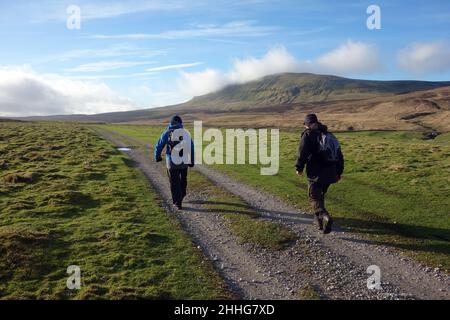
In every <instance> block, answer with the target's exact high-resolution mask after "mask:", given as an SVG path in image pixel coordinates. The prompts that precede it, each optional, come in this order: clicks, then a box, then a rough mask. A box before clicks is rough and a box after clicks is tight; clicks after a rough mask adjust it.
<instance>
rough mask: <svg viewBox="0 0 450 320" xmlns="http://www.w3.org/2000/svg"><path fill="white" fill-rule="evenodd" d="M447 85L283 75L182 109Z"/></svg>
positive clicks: (355, 95) (362, 96)
mask: <svg viewBox="0 0 450 320" xmlns="http://www.w3.org/2000/svg"><path fill="white" fill-rule="evenodd" d="M443 86H450V81H449V82H425V81H371V80H354V79H347V78H341V77H336V76H326V75H315V74H309V73H286V74H279V75H272V76H267V77H264V78H262V79H260V80H257V81H253V82H249V83H246V84H241V85H232V86H229V87H226V88H225V89H223V90H220V91H218V92H215V93H210V94H207V95H204V96H201V97H196V98H194V99H192V100H191V101H189V102H188V103H186V104H184V106H185V107H203V108H210V107H219V108H221V109H247V108H258V107H262V106H273V105H290V104H295V103H311V102H315V103H320V102H331V101H342V100H361V99H369V98H374V97H380V96H387V95H394V94H404V93H409V92H414V91H421V90H430V89H436V88H440V87H443Z"/></svg>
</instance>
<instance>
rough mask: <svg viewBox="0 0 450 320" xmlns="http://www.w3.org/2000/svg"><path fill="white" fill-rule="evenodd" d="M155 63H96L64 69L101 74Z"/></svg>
mask: <svg viewBox="0 0 450 320" xmlns="http://www.w3.org/2000/svg"><path fill="white" fill-rule="evenodd" d="M154 63H155V62H138V61H98V62H92V63H86V64H82V65H79V66H77V67H74V68H69V69H65V70H64V71H66V72H102V71H109V70H116V69H122V68H132V67H137V66H143V65H149V64H154Z"/></svg>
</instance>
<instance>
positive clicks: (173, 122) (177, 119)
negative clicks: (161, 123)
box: [170, 115, 183, 126]
mask: <svg viewBox="0 0 450 320" xmlns="http://www.w3.org/2000/svg"><path fill="white" fill-rule="evenodd" d="M170 124H171V125H173V126H176V125H180V124H183V120H182V119H181V117H180V116H178V115H176V116H173V117H172V119H171V120H170Z"/></svg>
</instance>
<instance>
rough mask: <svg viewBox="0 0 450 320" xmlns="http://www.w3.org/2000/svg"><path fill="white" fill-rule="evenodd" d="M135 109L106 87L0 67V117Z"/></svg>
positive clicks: (28, 70) (134, 106) (27, 70)
mask: <svg viewBox="0 0 450 320" xmlns="http://www.w3.org/2000/svg"><path fill="white" fill-rule="evenodd" d="M138 108H139V107H138V106H137V105H135V104H134V103H133V102H131V101H130V100H129V99H127V98H124V97H121V96H119V95H117V94H116V93H115V92H114V91H113V90H111V89H110V88H109V87H108V86H107V85H106V84H103V83H92V82H85V81H77V80H72V79H69V78H66V77H62V76H59V75H53V74H47V75H40V74H37V73H36V72H34V71H33V70H32V69H30V68H28V67H0V116H2V117H16V116H30V115H49V114H94V113H102V112H113V111H127V110H133V109H138Z"/></svg>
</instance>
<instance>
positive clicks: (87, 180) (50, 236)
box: [0, 123, 229, 299]
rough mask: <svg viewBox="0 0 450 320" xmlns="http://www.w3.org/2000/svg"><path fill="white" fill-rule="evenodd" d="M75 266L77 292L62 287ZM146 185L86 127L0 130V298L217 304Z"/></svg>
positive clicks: (220, 294) (204, 273)
mask: <svg viewBox="0 0 450 320" xmlns="http://www.w3.org/2000/svg"><path fill="white" fill-rule="evenodd" d="M70 265H77V266H79V267H80V268H81V285H82V286H81V290H79V291H70V290H68V289H67V288H66V281H67V278H68V277H69V275H68V274H67V273H66V271H67V267H68V266H70ZM227 297H229V295H228V293H227V292H226V290H225V289H224V284H223V282H222V280H221V279H220V277H219V276H218V275H217V274H216V273H215V272H214V270H213V269H212V266H211V264H210V263H209V262H206V263H205V261H203V257H202V255H201V253H200V252H199V251H198V249H196V248H195V247H194V245H193V244H192V241H191V239H190V238H189V237H188V236H187V235H185V234H184V232H183V231H182V230H181V228H180V226H179V224H178V222H177V221H176V220H175V219H174V218H172V217H170V216H169V215H167V214H166V212H165V211H164V210H163V209H162V208H161V206H160V199H159V198H158V196H157V195H156V193H155V192H154V191H153V190H152V189H151V187H150V186H149V184H148V183H147V180H146V178H145V177H144V176H143V174H142V173H140V172H139V171H138V170H137V169H136V168H134V167H133V166H132V165H131V164H130V161H129V160H128V158H127V157H126V156H124V155H123V154H121V153H120V152H119V151H117V150H115V149H114V148H113V147H112V146H111V145H110V144H109V143H108V142H107V141H105V140H103V139H101V138H100V137H98V136H97V135H96V134H95V133H93V132H92V131H91V130H90V129H88V128H86V127H85V126H81V125H75V124H66V123H64V124H56V123H52V124H50V123H2V124H0V299H220V298H227Z"/></svg>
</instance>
